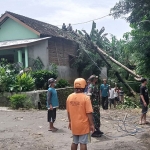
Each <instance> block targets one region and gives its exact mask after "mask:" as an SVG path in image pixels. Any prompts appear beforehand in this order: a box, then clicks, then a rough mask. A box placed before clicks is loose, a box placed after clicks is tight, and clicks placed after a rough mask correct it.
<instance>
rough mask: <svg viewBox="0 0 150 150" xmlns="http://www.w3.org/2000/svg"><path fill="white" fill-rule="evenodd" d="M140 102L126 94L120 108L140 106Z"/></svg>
mask: <svg viewBox="0 0 150 150" xmlns="http://www.w3.org/2000/svg"><path fill="white" fill-rule="evenodd" d="M139 107H140V103H139V101H137V100H136V99H135V98H133V97H129V96H124V103H123V104H121V105H119V108H123V109H125V108H139Z"/></svg>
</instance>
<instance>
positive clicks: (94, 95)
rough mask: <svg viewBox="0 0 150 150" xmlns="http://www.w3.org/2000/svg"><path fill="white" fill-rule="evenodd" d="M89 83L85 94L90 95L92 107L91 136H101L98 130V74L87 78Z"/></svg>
mask: <svg viewBox="0 0 150 150" xmlns="http://www.w3.org/2000/svg"><path fill="white" fill-rule="evenodd" d="M89 80H90V82H91V83H90V85H89V88H88V92H87V95H89V96H90V99H91V102H92V107H93V119H94V126H95V131H94V132H93V134H92V137H101V135H102V134H103V132H101V131H100V102H99V91H98V88H97V87H96V82H97V80H98V76H95V75H92V76H90V78H89Z"/></svg>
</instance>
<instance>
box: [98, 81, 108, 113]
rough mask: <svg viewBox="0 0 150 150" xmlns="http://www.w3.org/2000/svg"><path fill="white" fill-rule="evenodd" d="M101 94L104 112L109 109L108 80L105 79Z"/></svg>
mask: <svg viewBox="0 0 150 150" xmlns="http://www.w3.org/2000/svg"><path fill="white" fill-rule="evenodd" d="M100 93H101V97H102V108H103V109H104V110H107V109H108V96H109V86H108V84H107V80H106V79H103V84H101V86H100Z"/></svg>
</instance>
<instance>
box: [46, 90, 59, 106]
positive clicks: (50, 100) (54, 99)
mask: <svg viewBox="0 0 150 150" xmlns="http://www.w3.org/2000/svg"><path fill="white" fill-rule="evenodd" d="M50 104H51V105H52V106H53V107H55V108H56V107H58V106H59V102H58V96H57V91H56V90H55V89H54V88H51V87H50V88H49V89H48V91H47V108H49V107H50Z"/></svg>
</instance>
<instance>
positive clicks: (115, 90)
mask: <svg viewBox="0 0 150 150" xmlns="http://www.w3.org/2000/svg"><path fill="white" fill-rule="evenodd" d="M118 93H119V91H118V87H115V88H114V98H115V101H116V103H117V104H119V94H118Z"/></svg>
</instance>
